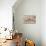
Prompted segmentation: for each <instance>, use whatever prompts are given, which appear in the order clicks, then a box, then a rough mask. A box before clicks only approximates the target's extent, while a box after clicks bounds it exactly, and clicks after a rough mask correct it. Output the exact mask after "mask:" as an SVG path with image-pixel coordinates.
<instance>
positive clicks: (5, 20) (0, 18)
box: [0, 0, 16, 29]
mask: <svg viewBox="0 0 46 46" xmlns="http://www.w3.org/2000/svg"><path fill="white" fill-rule="evenodd" d="M15 2H16V0H0V27H7V28H9V29H11V28H12V6H13V4H14V3H15Z"/></svg>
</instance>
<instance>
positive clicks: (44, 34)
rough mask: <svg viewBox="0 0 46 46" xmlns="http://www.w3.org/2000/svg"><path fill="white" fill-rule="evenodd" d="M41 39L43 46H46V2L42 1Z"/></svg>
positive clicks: (45, 0)
mask: <svg viewBox="0 0 46 46" xmlns="http://www.w3.org/2000/svg"><path fill="white" fill-rule="evenodd" d="M41 38H42V46H46V0H42V1H41Z"/></svg>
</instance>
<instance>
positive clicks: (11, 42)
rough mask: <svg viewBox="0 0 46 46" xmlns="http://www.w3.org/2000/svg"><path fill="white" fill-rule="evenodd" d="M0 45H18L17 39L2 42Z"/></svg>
mask: <svg viewBox="0 0 46 46" xmlns="http://www.w3.org/2000/svg"><path fill="white" fill-rule="evenodd" d="M0 46H16V45H15V39H13V40H6V42H4V43H2V44H1V45H0Z"/></svg>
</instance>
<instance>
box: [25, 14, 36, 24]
mask: <svg viewBox="0 0 46 46" xmlns="http://www.w3.org/2000/svg"><path fill="white" fill-rule="evenodd" d="M24 24H36V16H34V15H25V16H24Z"/></svg>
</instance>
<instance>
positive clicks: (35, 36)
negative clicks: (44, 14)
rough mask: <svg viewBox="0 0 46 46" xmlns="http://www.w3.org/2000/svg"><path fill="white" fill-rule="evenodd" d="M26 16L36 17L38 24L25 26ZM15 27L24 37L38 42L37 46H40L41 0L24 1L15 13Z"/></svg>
mask: <svg viewBox="0 0 46 46" xmlns="http://www.w3.org/2000/svg"><path fill="white" fill-rule="evenodd" d="M24 15H35V16H36V24H24V23H23V17H24ZM14 16H15V27H16V29H17V30H18V31H19V32H22V33H23V34H24V37H25V38H26V37H27V38H28V39H32V40H34V41H35V42H36V46H40V42H41V34H40V32H41V22H40V20H41V19H40V17H41V1H40V0H23V2H22V3H21V5H19V6H18V7H17V9H16V10H15V12H14Z"/></svg>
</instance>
